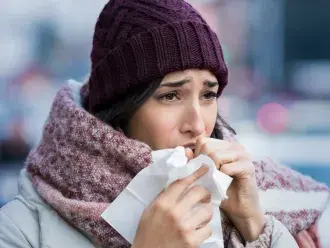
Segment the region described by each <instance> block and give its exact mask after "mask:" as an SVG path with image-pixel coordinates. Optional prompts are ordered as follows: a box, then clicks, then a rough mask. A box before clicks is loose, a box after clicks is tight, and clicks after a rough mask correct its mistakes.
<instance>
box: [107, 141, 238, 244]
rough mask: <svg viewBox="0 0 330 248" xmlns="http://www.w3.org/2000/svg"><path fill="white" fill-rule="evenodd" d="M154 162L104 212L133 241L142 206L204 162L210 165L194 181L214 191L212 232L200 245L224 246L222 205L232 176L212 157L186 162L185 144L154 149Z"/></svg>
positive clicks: (115, 227)
mask: <svg viewBox="0 0 330 248" xmlns="http://www.w3.org/2000/svg"><path fill="white" fill-rule="evenodd" d="M152 158H153V163H152V164H151V165H150V166H148V167H146V168H145V169H143V170H142V171H140V173H138V174H137V175H136V176H135V177H134V178H133V180H132V181H131V182H130V183H129V184H128V186H127V187H126V188H125V189H124V190H123V191H122V192H121V193H120V195H119V196H118V197H117V198H116V199H115V200H114V201H113V202H112V203H111V204H110V206H109V207H108V208H107V209H106V210H105V211H104V212H103V213H102V215H101V217H102V218H103V219H104V220H106V221H107V222H108V223H109V224H110V225H111V226H112V227H113V228H114V229H116V231H117V232H118V233H120V234H121V235H122V236H123V237H124V238H125V239H126V240H127V241H128V242H129V243H131V244H132V242H133V240H134V237H135V233H136V230H137V227H138V224H139V220H140V217H141V215H142V212H143V210H144V209H145V207H147V206H148V205H149V204H150V203H151V202H152V201H153V200H154V199H155V198H156V197H157V195H158V194H159V193H160V192H161V191H162V190H163V189H164V188H166V187H167V186H168V185H170V184H171V183H172V182H174V181H176V180H177V179H181V178H184V177H187V176H189V175H191V174H192V173H193V172H194V171H196V170H197V169H199V168H200V167H201V166H202V165H203V164H205V165H207V166H208V167H209V170H208V172H207V174H206V175H204V176H203V177H201V178H200V179H198V180H197V181H196V182H195V183H194V185H201V186H203V187H205V188H206V189H207V190H208V191H209V192H210V193H211V202H212V204H213V217H212V220H211V222H210V225H211V227H212V230H213V234H212V236H211V237H210V238H208V239H207V240H205V241H204V242H203V244H202V245H201V246H200V247H202V248H213V247H214V248H223V247H224V245H223V235H222V227H221V217H220V210H219V206H220V203H221V201H222V200H224V199H227V195H226V191H227V189H228V187H229V185H230V183H231V181H232V178H231V177H229V176H227V175H225V174H224V173H222V172H220V171H218V170H217V169H216V167H215V164H214V162H213V160H212V159H211V158H209V157H208V156H205V155H200V156H198V157H197V158H195V159H192V160H190V161H189V162H188V163H187V158H186V156H185V150H184V147H181V146H179V147H177V148H175V149H164V150H158V151H154V152H152Z"/></svg>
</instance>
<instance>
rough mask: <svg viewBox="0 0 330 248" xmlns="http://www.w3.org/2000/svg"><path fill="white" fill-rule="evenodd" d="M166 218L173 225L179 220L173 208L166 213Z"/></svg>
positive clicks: (178, 215)
mask: <svg viewBox="0 0 330 248" xmlns="http://www.w3.org/2000/svg"><path fill="white" fill-rule="evenodd" d="M166 216H167V217H168V218H169V220H171V221H172V222H173V223H177V222H179V220H180V214H179V213H177V211H175V209H174V208H172V209H168V210H167V211H166Z"/></svg>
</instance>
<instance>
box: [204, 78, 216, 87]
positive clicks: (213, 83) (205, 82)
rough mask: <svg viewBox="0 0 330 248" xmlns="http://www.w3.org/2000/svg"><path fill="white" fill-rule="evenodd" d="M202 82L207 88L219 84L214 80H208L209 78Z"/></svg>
mask: <svg viewBox="0 0 330 248" xmlns="http://www.w3.org/2000/svg"><path fill="white" fill-rule="evenodd" d="M203 84H204V86H207V87H209V88H213V87H215V86H218V85H219V83H218V82H216V81H215V82H212V81H209V80H205V81H204V83H203Z"/></svg>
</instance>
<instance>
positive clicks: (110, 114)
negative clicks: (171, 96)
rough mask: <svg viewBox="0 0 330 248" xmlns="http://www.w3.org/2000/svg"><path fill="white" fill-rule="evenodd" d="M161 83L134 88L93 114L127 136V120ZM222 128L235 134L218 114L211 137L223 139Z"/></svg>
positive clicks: (157, 81) (159, 81)
mask: <svg viewBox="0 0 330 248" xmlns="http://www.w3.org/2000/svg"><path fill="white" fill-rule="evenodd" d="M161 81H162V80H161V79H157V80H154V81H153V82H152V83H151V84H149V85H148V86H147V87H137V88H134V89H132V90H131V91H130V92H129V93H128V94H127V95H126V96H125V97H124V98H123V99H122V100H120V101H118V102H117V103H115V104H113V105H112V106H111V108H110V109H105V110H102V111H99V112H98V113H93V114H94V115H95V116H96V117H97V118H98V119H100V120H102V121H104V122H105V123H107V124H109V125H111V126H112V127H114V128H116V129H121V130H122V131H123V132H124V133H125V134H126V135H127V133H128V130H127V128H128V123H129V120H130V119H131V117H132V116H133V114H134V113H135V112H136V111H137V110H138V109H139V108H140V107H141V106H142V105H143V103H145V101H146V100H147V99H148V98H149V97H150V96H151V95H152V94H153V93H154V92H155V90H156V89H157V88H158V87H159V85H160V83H161ZM223 128H225V129H227V130H228V131H229V132H231V133H232V134H236V132H235V130H234V129H233V128H232V127H231V126H230V125H229V124H228V123H227V122H226V121H225V120H224V119H223V118H222V117H221V116H220V114H218V117H217V121H216V124H215V127H214V130H213V132H212V134H211V137H212V138H216V139H223V133H222V129H223Z"/></svg>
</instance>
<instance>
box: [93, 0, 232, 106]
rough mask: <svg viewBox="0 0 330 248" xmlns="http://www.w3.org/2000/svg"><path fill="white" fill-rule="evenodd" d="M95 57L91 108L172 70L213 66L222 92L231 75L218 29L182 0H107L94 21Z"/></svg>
mask: <svg viewBox="0 0 330 248" xmlns="http://www.w3.org/2000/svg"><path fill="white" fill-rule="evenodd" d="M91 62H92V71H91V76H90V79H89V99H88V102H89V110H90V111H91V112H96V111H98V110H100V109H104V107H108V106H111V104H112V103H114V102H116V101H118V100H119V99H121V98H122V97H123V95H124V94H125V93H127V92H128V91H132V90H134V89H135V88H136V87H141V86H142V87H143V86H146V84H148V83H151V82H152V81H153V80H155V79H159V78H163V77H164V76H165V75H166V74H167V73H169V72H174V71H178V70H186V69H191V68H200V69H209V70H210V71H211V72H212V73H214V74H215V76H216V77H217V79H218V81H219V83H220V88H219V92H218V93H219V95H220V94H221V92H222V90H223V88H224V87H225V85H226V84H227V78H228V73H227V68H226V65H225V62H224V58H223V54H222V50H221V46H220V43H219V41H218V38H217V36H216V34H215V33H214V32H213V31H212V30H211V29H210V27H209V26H208V25H207V23H206V22H205V21H204V20H203V18H202V17H201V16H200V15H199V14H198V13H197V11H196V10H195V9H194V8H193V7H192V6H191V5H189V4H188V3H186V2H185V1H183V0H171V1H164V0H162V1H157V0H112V1H109V2H108V4H107V5H106V6H105V7H104V9H103V10H102V12H101V14H100V16H99V18H98V21H97V23H96V26H95V33H94V38H93V48H92V53H91Z"/></svg>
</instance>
